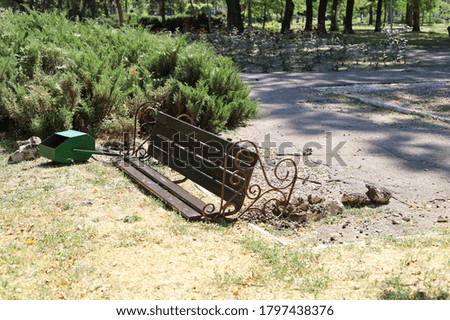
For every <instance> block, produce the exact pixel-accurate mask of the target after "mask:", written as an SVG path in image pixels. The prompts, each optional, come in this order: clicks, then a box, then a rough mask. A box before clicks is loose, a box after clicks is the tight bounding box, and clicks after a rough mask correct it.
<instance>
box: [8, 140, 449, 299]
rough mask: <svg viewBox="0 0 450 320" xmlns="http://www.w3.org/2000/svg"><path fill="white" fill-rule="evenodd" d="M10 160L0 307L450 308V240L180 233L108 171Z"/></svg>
mask: <svg viewBox="0 0 450 320" xmlns="http://www.w3.org/2000/svg"><path fill="white" fill-rule="evenodd" d="M2 145H5V142H4V141H2ZM6 145H7V143H6ZM99 158H100V159H102V160H103V158H101V157H99ZM6 159H7V153H6V152H5V149H2V151H0V183H1V186H2V187H1V189H0V298H1V299H313V298H320V299H344V298H345V299H394V298H408V299H410V298H430V299H440V298H448V293H449V287H448V284H449V283H450V279H449V275H450V260H449V258H448V257H449V256H450V237H449V234H450V233H449V231H448V230H443V231H442V232H440V233H438V234H435V235H431V236H414V237H409V238H402V239H395V238H392V237H391V238H380V239H373V240H371V241H370V242H367V243H365V244H358V245H357V244H354V245H344V246H334V247H323V246H320V247H314V246H312V247H305V246H304V245H303V244H301V243H298V244H296V243H295V237H296V235H295V233H293V234H289V235H288V236H289V242H290V243H292V245H290V246H289V247H281V246H278V245H275V244H272V243H271V242H268V241H266V240H262V239H261V238H260V237H261V235H260V234H258V233H255V232H254V231H253V229H251V228H249V227H248V226H247V225H246V224H245V223H240V222H237V223H228V222H225V221H223V222H222V223H220V224H214V223H209V222H195V223H190V222H187V221H186V220H184V219H183V218H181V217H180V216H179V215H178V214H177V213H175V212H173V211H170V210H168V209H166V208H165V207H164V206H163V205H162V203H161V202H160V201H157V200H155V199H153V198H151V197H150V196H148V195H147V194H145V193H143V192H142V191H141V190H140V189H139V188H138V187H137V186H136V185H134V184H133V183H132V182H131V181H130V180H129V179H127V178H126V177H125V176H124V175H123V174H122V173H121V172H120V171H118V170H117V169H116V168H113V167H111V166H110V165H108V163H107V162H101V161H94V160H90V161H88V162H87V163H84V164H79V165H70V166H61V165H55V164H52V163H50V162H49V161H48V160H46V159H39V160H36V161H33V162H23V163H19V164H17V165H8V164H6ZM105 161H106V158H105ZM349 214H353V215H355V216H357V215H359V214H361V215H362V216H365V217H367V215H369V216H370V215H372V214H376V212H375V213H374V212H362V211H361V212H360V211H358V212H356V211H355V212H352V213H349ZM127 222H128V223H127ZM330 223H331V222H330Z"/></svg>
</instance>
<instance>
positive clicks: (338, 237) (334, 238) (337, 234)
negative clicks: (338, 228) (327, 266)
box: [330, 233, 341, 241]
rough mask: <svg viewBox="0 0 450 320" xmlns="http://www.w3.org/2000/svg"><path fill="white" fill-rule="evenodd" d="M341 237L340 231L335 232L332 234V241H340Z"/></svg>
mask: <svg viewBox="0 0 450 320" xmlns="http://www.w3.org/2000/svg"><path fill="white" fill-rule="evenodd" d="M340 238H341V235H340V234H339V233H333V234H331V235H330V241H338V240H339V239H340Z"/></svg>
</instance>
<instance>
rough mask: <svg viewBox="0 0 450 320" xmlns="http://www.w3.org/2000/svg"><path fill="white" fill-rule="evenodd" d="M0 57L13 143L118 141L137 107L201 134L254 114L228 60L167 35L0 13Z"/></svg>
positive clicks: (3, 116) (2, 117) (2, 98)
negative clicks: (63, 134) (81, 138)
mask: <svg viewBox="0 0 450 320" xmlns="http://www.w3.org/2000/svg"><path fill="white" fill-rule="evenodd" d="M0 58H1V59H0V124H1V125H2V130H6V129H9V130H11V131H13V132H15V133H17V134H20V135H23V136H26V135H31V134H33V135H39V136H41V137H44V138H45V137H46V136H48V135H50V134H52V133H53V132H55V131H59V130H66V129H69V128H72V129H76V130H81V131H86V132H89V133H90V134H93V135H94V136H96V135H98V134H99V133H102V132H103V133H108V134H117V135H119V134H121V133H122V132H123V131H124V130H129V129H130V128H131V126H132V123H133V122H132V120H131V119H132V116H133V115H134V111H135V108H136V106H137V105H139V104H140V103H142V102H143V101H147V100H152V101H153V102H154V105H155V106H160V108H162V109H163V110H164V111H166V112H169V113H170V114H172V115H175V116H177V115H179V114H181V113H189V114H191V115H192V116H193V117H194V118H195V119H196V121H197V123H198V124H199V125H200V126H202V127H203V128H206V129H208V130H211V131H220V130H222V129H224V128H225V127H230V126H236V125H237V124H239V123H240V122H242V121H244V120H245V119H246V118H248V117H250V116H254V115H255V113H256V105H255V102H254V101H252V100H250V99H249V90H248V88H247V87H246V85H245V84H244V83H243V82H242V81H241V79H240V78H239V75H238V70H237V68H236V67H235V66H234V65H233V64H232V62H231V60H230V59H228V58H224V57H222V56H217V55H215V54H214V52H213V50H212V49H210V48H209V47H208V46H207V45H205V44H188V43H187V41H186V39H185V38H184V37H182V36H178V35H177V36H174V35H172V34H170V33H165V34H158V35H155V34H150V33H148V31H146V30H144V29H139V28H137V29H135V28H127V27H124V28H121V29H114V28H108V27H107V26H105V25H101V24H99V23H97V22H96V21H93V20H92V21H89V20H87V21H83V22H73V21H69V20H67V19H66V18H65V17H63V16H62V15H59V14H57V13H45V14H38V13H36V12H28V13H27V14H14V13H12V12H9V11H0Z"/></svg>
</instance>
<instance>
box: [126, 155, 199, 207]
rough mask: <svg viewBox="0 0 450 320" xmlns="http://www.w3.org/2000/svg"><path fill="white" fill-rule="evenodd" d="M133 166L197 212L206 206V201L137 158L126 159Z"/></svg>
mask: <svg viewBox="0 0 450 320" xmlns="http://www.w3.org/2000/svg"><path fill="white" fill-rule="evenodd" d="M128 162H129V163H130V164H131V165H132V166H133V167H134V168H136V169H137V170H139V171H140V172H142V173H143V174H145V175H146V176H147V177H149V178H151V179H152V180H154V181H155V182H156V183H158V184H159V185H162V186H163V187H164V188H165V189H167V190H168V191H169V192H170V193H173V194H176V195H177V197H179V198H180V199H181V200H183V201H184V202H186V203H187V204H188V205H189V206H191V207H192V208H194V209H195V210H197V211H198V212H202V210H203V208H204V207H205V206H206V203H204V202H203V201H201V200H200V199H198V198H196V197H194V196H193V195H192V194H190V193H189V192H187V191H186V190H185V189H183V188H182V187H180V186H179V185H177V184H176V183H174V182H172V181H170V180H169V179H167V178H166V177H164V176H163V175H161V174H160V173H159V172H157V171H155V170H154V169H153V168H151V167H150V166H148V165H146V164H145V163H143V162H142V161H139V159H137V158H133V159H130V160H129V161H128Z"/></svg>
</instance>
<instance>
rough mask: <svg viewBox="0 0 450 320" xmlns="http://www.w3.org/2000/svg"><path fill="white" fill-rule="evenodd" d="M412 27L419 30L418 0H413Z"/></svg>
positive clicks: (416, 30) (415, 30)
mask: <svg viewBox="0 0 450 320" xmlns="http://www.w3.org/2000/svg"><path fill="white" fill-rule="evenodd" d="M412 5H413V29H412V31H414V32H420V0H413V3H412Z"/></svg>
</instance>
